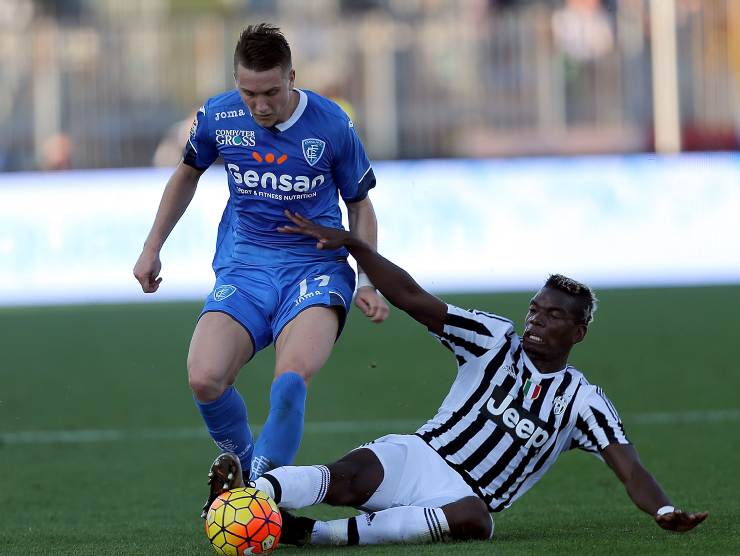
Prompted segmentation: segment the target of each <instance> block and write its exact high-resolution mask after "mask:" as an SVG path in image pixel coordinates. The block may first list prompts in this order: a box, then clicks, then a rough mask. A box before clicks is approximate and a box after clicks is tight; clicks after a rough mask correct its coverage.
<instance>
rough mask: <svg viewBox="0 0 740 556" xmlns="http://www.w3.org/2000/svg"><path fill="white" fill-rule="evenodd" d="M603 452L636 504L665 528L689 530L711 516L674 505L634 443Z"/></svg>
mask: <svg viewBox="0 0 740 556" xmlns="http://www.w3.org/2000/svg"><path fill="white" fill-rule="evenodd" d="M601 455H602V456H603V458H604V461H606V463H607V465H609V467H611V469H612V471H614V473H615V474H616V475H617V477H618V478H619V480H620V481H622V484H624V487H625V489H626V490H627V494H628V495H629V497H630V498H631V499H632V501H633V502H634V503H635V505H636V506H637V507H638V508H640V509H641V510H642V511H644V512H645V513H648V514H650V515H652V516H653V518H654V519H655V521H656V523H657V524H658V525H660V526H661V527H662V528H663V529H668V530H669V531H678V532H682V531H688V530H690V529H693V528H694V527H696V526H697V525H699V523H701V522H702V521H704V520H705V519H706V517H707V516H708V515H709V513H708V512H698V513H689V512H684V511H682V510H679V509H677V508H674V507H673V504H671V501H670V500H669V499H668V496H667V495H666V493H665V492H663V489H662V488H661V487H660V485H659V484H658V481H656V480H655V477H653V476H652V475H651V474H650V472H649V471H648V470H647V469H645V468H644V467H643V466H642V463H640V457H639V456H638V455H637V450H635V448H634V446H632V445H631V444H609V445H608V446H607V447H606V448H605V449H604V450H603V451H602V452H601ZM659 511H660V515H659V514H658V512H659Z"/></svg>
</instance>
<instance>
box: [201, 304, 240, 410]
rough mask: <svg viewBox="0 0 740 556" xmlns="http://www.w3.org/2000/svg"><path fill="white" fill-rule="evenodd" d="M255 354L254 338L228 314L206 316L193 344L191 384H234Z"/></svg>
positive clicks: (212, 313)
mask: <svg viewBox="0 0 740 556" xmlns="http://www.w3.org/2000/svg"><path fill="white" fill-rule="evenodd" d="M253 354H254V345H253V343H252V338H251V337H250V335H249V333H248V332H247V331H246V329H245V328H244V326H242V325H241V324H240V323H238V322H237V321H236V320H234V319H233V318H232V317H231V316H229V315H228V314H226V313H221V312H217V311H210V312H207V313H204V314H203V315H202V316H201V317H200V319H199V320H198V324H197V325H196V326H195V331H194V332H193V338H192V339H191V341H190V349H189V351H188V377H189V380H190V383H191V385H192V386H195V387H196V388H197V386H198V385H201V384H209V383H212V384H221V385H230V384H233V383H234V380H236V376H237V374H238V373H239V369H241V368H242V366H244V364H245V363H246V362H247V361H249V359H250V358H251V357H252V355H253ZM202 401H206V400H202Z"/></svg>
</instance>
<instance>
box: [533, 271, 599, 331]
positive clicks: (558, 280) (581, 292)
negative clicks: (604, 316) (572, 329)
mask: <svg viewBox="0 0 740 556" xmlns="http://www.w3.org/2000/svg"><path fill="white" fill-rule="evenodd" d="M543 287H545V288H552V289H556V290H560V291H561V292H565V293H567V294H570V295H572V296H573V297H575V298H576V299H578V300H579V301H580V302H581V304H582V306H583V314H582V315H581V322H582V324H590V323H591V321H593V320H594V313H595V312H596V308H597V307H598V304H599V300H598V299H596V295H594V292H593V290H592V289H591V288H589V287H588V286H587V285H586V284H582V283H581V282H576V281H575V280H573V279H572V278H568V277H567V276H563V275H562V274H551V275H550V277H549V278H548V279H547V282H545V285H544V286H543Z"/></svg>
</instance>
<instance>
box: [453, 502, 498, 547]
mask: <svg viewBox="0 0 740 556" xmlns="http://www.w3.org/2000/svg"><path fill="white" fill-rule="evenodd" d="M442 511H444V513H445V517H446V518H447V524H448V525H449V526H450V533H451V534H452V538H453V539H455V540H487V539H490V538H491V535H492V533H493V520H492V519H491V515H490V514H489V513H488V508H487V507H486V505H485V504H484V503H483V501H482V500H481V499H480V498H477V497H472V496H471V497H469V498H463V499H462V500H458V501H457V502H453V503H452V504H447V505H446V506H443V507H442Z"/></svg>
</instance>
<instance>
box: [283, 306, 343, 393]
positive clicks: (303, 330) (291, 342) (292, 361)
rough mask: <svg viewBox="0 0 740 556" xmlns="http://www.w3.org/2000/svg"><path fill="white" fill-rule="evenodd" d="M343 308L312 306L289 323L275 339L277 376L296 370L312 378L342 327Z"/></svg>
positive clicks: (307, 378)
mask: <svg viewBox="0 0 740 556" xmlns="http://www.w3.org/2000/svg"><path fill="white" fill-rule="evenodd" d="M339 311H340V309H339V308H336V307H324V306H314V307H309V308H308V309H305V310H304V311H302V312H301V313H299V314H298V315H297V316H296V317H295V318H294V319H293V320H291V321H290V322H289V323H288V324H286V325H285V327H284V328H283V330H282V331H281V332H280V335H279V336H278V338H277V341H276V342H275V376H279V375H280V374H282V373H284V372H287V371H293V372H296V373H298V374H300V375H301V376H302V377H303V378H304V379H305V380H306V381H308V380H310V379H311V377H313V376H314V375H315V374H316V373H317V372H318V371H319V369H321V367H323V366H324V364H325V363H326V361H327V359H329V355H331V350H332V349H333V347H334V342H335V341H336V338H337V332H338V331H339V323H340V315H339Z"/></svg>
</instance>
